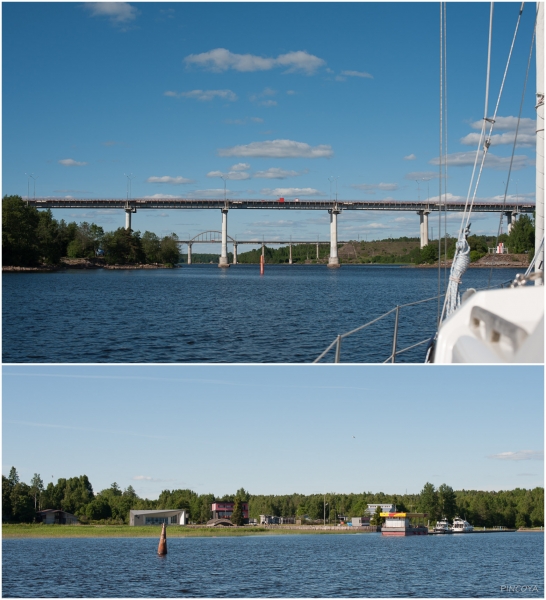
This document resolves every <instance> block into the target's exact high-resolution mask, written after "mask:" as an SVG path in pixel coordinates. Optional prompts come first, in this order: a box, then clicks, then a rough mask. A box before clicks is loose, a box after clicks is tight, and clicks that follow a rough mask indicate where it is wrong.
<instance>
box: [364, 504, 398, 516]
mask: <svg viewBox="0 0 546 600" xmlns="http://www.w3.org/2000/svg"><path fill="white" fill-rule="evenodd" d="M378 506H379V507H380V508H381V512H396V504H368V508H367V509H366V513H367V514H368V515H373V514H375V511H376V510H377V507H378Z"/></svg>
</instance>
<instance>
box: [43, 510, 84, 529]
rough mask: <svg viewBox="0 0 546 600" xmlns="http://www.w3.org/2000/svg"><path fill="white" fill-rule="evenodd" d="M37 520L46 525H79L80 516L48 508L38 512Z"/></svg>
mask: <svg viewBox="0 0 546 600" xmlns="http://www.w3.org/2000/svg"><path fill="white" fill-rule="evenodd" d="M36 521H37V522H38V523H44V525H78V523H79V521H78V518H77V517H75V516H74V515H72V514H70V513H68V512H66V511H64V510H55V509H54V508H46V509H45V510H39V511H38V512H37V513H36Z"/></svg>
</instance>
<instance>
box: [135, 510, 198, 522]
mask: <svg viewBox="0 0 546 600" xmlns="http://www.w3.org/2000/svg"><path fill="white" fill-rule="evenodd" d="M163 523H165V525H187V524H188V511H187V510H186V509H185V508H182V509H176V510H131V511H129V525H163Z"/></svg>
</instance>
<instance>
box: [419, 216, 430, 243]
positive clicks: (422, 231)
mask: <svg viewBox="0 0 546 600" xmlns="http://www.w3.org/2000/svg"><path fill="white" fill-rule="evenodd" d="M429 212H430V211H428V210H419V211H417V214H418V215H419V238H420V248H421V249H423V248H424V247H425V246H427V245H428V215H429Z"/></svg>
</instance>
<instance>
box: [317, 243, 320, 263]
mask: <svg viewBox="0 0 546 600" xmlns="http://www.w3.org/2000/svg"><path fill="white" fill-rule="evenodd" d="M319 256H320V255H319V247H318V242H317V260H318V259H319Z"/></svg>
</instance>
